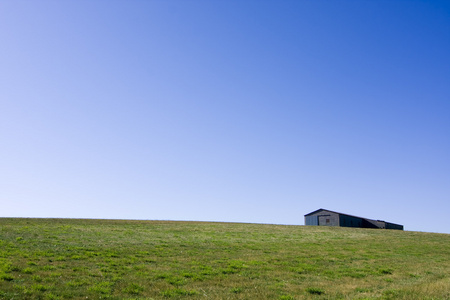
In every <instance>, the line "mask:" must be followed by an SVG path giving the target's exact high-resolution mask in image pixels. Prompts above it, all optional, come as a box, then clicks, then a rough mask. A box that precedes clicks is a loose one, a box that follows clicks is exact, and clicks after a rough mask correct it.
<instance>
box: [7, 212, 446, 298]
mask: <svg viewBox="0 0 450 300" xmlns="http://www.w3.org/2000/svg"><path fill="white" fill-rule="evenodd" d="M100 298H101V299H104V298H106V299H108V298H109V299H177V298H187V299H450V235H448V234H434V233H419V232H406V231H396V230H376V229H356V228H329V227H306V226H282V225H261V224H236V223H203V222H169V221H167V222H165V221H164V222H163V221H125V220H72V219H12V218H0V299H100Z"/></svg>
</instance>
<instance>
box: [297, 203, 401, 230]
mask: <svg viewBox="0 0 450 300" xmlns="http://www.w3.org/2000/svg"><path fill="white" fill-rule="evenodd" d="M305 225H316V226H341V227H359V228H382V229H397V230H403V225H399V224H394V223H389V222H386V221H380V220H371V219H367V218H361V217H356V216H352V215H347V214H343V213H339V212H335V211H331V210H328V209H323V208H320V209H318V210H315V211H313V212H310V213H309V214H306V215H305Z"/></svg>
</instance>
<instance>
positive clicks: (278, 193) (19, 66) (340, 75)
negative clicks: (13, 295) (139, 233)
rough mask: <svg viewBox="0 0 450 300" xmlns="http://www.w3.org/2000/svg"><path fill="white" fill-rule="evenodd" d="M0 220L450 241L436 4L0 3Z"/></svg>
mask: <svg viewBox="0 0 450 300" xmlns="http://www.w3.org/2000/svg"><path fill="white" fill-rule="evenodd" d="M0 203H1V209H0V216H1V217H64V218H118V219H150V220H153V219H158V220H200V221H226V222H252V223H253V222H255V223H275V224H299V225H302V224H304V217H303V215H304V214H306V213H309V212H311V211H313V210H316V209H318V208H327V209H331V210H335V211H339V212H344V213H348V214H353V215H358V216H363V217H368V218H374V219H383V220H386V221H390V222H394V223H399V224H403V225H404V226H405V229H406V230H414V231H431V232H442V233H450V218H449V213H448V211H449V209H450V2H448V1H414V0H411V1H391V0H389V1H379V0H376V1H375V0H373V1H369V0H367V1H364V0H362V1H359V0H358V1H356V0H354V1H297V0H295V1H275V0H274V1H265V0H257V1H251V0H246V1H237V0H236V1H234V0H231V1H228V0H227V1H196V0H188V1H184V0H183V1H181V0H180V1H162V0H161V1H137V0H135V1H100V0H98V1H43V0H42V1H2V2H0Z"/></svg>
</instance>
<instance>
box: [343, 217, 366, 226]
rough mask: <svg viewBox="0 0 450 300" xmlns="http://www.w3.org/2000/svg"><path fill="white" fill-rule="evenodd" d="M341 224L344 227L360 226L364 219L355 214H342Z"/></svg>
mask: <svg viewBox="0 0 450 300" xmlns="http://www.w3.org/2000/svg"><path fill="white" fill-rule="evenodd" d="M339 221H340V222H339V226H342V227H359V228H361V227H362V225H363V219H362V218H358V217H353V216H347V215H340V220H339Z"/></svg>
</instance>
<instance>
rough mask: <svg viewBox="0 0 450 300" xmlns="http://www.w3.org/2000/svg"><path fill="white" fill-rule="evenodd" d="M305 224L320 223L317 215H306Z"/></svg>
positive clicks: (314, 224)
mask: <svg viewBox="0 0 450 300" xmlns="http://www.w3.org/2000/svg"><path fill="white" fill-rule="evenodd" d="M305 225H312V226H317V225H319V219H318V218H317V216H315V215H314V216H305Z"/></svg>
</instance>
